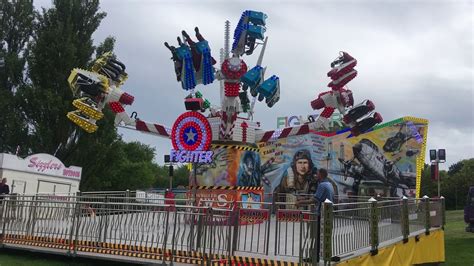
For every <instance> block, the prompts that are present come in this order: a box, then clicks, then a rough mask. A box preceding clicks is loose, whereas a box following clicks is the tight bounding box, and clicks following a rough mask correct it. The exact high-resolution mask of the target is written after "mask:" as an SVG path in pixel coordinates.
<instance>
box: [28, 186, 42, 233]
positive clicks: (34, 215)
mask: <svg viewBox="0 0 474 266" xmlns="http://www.w3.org/2000/svg"><path fill="white" fill-rule="evenodd" d="M38 201H39V199H38V195H34V196H33V210H31V216H32V218H31V227H30V228H29V230H28V234H29V235H30V236H34V232H35V224H36V209H37V208H38Z"/></svg>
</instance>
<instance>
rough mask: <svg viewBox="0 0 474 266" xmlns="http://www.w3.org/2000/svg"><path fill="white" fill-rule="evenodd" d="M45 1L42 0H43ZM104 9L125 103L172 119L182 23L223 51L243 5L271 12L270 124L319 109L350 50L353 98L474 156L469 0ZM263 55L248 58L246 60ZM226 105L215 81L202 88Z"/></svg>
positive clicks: (105, 5)
mask: <svg viewBox="0 0 474 266" xmlns="http://www.w3.org/2000/svg"><path fill="white" fill-rule="evenodd" d="M40 3H42V2H40ZM37 5H38V4H37ZM101 8H102V10H103V11H105V12H107V17H106V18H105V19H104V20H103V22H102V24H101V26H100V27H99V29H98V31H97V32H96V33H95V34H94V39H95V42H96V43H99V42H101V41H102V40H103V39H104V38H105V37H106V36H108V35H113V36H115V37H116V39H117V42H116V49H115V52H116V54H117V55H118V57H119V59H120V60H122V61H123V62H124V63H125V64H126V66H127V71H128V73H129V79H128V81H127V83H126V84H125V85H124V87H123V88H124V89H125V90H126V91H127V92H129V93H131V94H133V95H134V96H135V99H136V100H135V103H134V104H133V106H131V107H128V108H127V110H128V111H129V112H131V111H137V112H138V114H139V117H140V118H142V119H144V120H147V121H150V122H159V123H162V124H165V125H168V126H171V125H172V124H173V122H174V119H175V118H176V117H177V116H178V115H179V114H180V113H182V112H184V105H183V102H182V99H183V98H184V97H185V95H186V92H185V91H183V90H182V89H181V87H180V85H179V84H178V83H177V82H176V80H175V76H174V70H173V64H172V61H171V60H170V53H169V51H168V50H167V49H166V48H165V47H164V46H163V42H165V41H168V42H169V43H170V44H172V43H176V37H177V36H178V35H179V34H180V32H181V30H183V29H185V30H186V31H188V32H189V33H192V32H193V28H194V27H195V26H199V27H200V29H201V32H202V34H203V35H204V37H206V39H208V41H209V43H210V45H211V48H212V51H213V56H214V57H215V58H216V59H218V57H219V49H220V48H221V47H222V46H223V30H224V21H225V20H227V19H228V20H229V21H230V22H231V27H232V30H233V27H235V24H236V22H237V21H238V19H239V17H240V14H241V13H242V11H244V10H246V9H251V10H258V11H263V12H265V13H266V14H268V16H269V17H268V20H267V22H268V24H267V33H266V35H267V36H268V37H269V44H268V46H267V50H266V55H265V58H264V65H266V66H268V69H267V74H268V75H271V74H276V75H278V76H279V77H280V80H281V99H280V102H278V103H277V104H276V105H275V106H274V107H273V108H272V109H270V110H269V109H268V108H267V107H266V106H265V105H264V104H258V103H257V105H256V112H257V113H256V116H255V119H256V120H258V121H261V122H262V125H263V127H264V128H266V129H272V128H275V127H276V117H277V116H285V115H306V114H310V113H311V114H314V113H315V112H314V111H313V110H311V108H310V105H309V102H310V101H311V100H312V99H314V98H315V97H316V96H317V95H318V94H319V93H320V92H322V91H326V90H328V88H327V87H326V85H327V83H328V82H329V79H328V78H327V76H326V73H327V71H329V63H330V62H331V61H332V60H333V59H334V58H335V57H337V55H338V51H340V50H344V51H347V52H349V53H350V54H352V55H353V56H354V57H356V58H357V59H358V66H357V67H356V69H357V70H358V71H359V75H358V77H357V78H356V79H354V80H353V81H352V82H351V83H350V84H349V88H350V89H351V90H352V91H353V92H354V95H355V99H356V101H358V102H360V101H362V100H364V99H371V100H373V101H374V102H375V104H376V109H377V111H379V112H380V113H381V114H382V115H383V117H384V118H385V121H386V122H387V121H390V120H393V119H397V118H399V117H402V116H407V115H410V116H416V117H423V118H427V119H429V120H430V130H429V137H428V138H429V141H428V149H430V148H446V149H447V151H448V162H449V161H450V160H451V159H453V161H452V162H455V161H454V160H458V159H461V158H468V157H474V152H473V151H474V147H473V145H474V144H473V143H474V139H473V129H474V125H473V121H474V117H473V115H474V109H473V108H474V107H473V101H474V95H473V90H474V89H473V87H474V86H473V85H474V84H473V76H474V68H473V40H474V36H473V30H472V25H473V18H472V13H471V12H472V8H473V3H472V2H471V1H416V2H413V1H357V2H354V1H196V2H190V1H112V0H108V1H102V2H101ZM256 58H257V55H254V56H251V57H246V58H245V60H246V62H247V64H248V65H249V66H253V65H254V64H255V61H256ZM198 89H199V90H200V91H202V92H203V93H204V96H205V97H206V98H209V99H210V100H211V102H212V103H213V104H216V105H219V104H220V103H219V98H218V97H219V91H218V90H219V87H218V85H217V84H213V85H211V86H206V87H202V86H201V87H199V88H198ZM120 132H121V133H122V134H123V135H124V138H125V139H126V140H130V141H132V140H140V141H143V142H145V143H148V144H150V145H151V146H154V147H156V149H157V157H156V158H157V159H156V160H157V161H158V162H160V163H161V162H162V155H163V154H165V153H168V150H169V148H170V147H171V145H170V143H169V141H168V140H166V139H159V138H156V137H153V136H147V135H143V134H141V133H138V132H134V131H129V130H122V129H121V130H120Z"/></svg>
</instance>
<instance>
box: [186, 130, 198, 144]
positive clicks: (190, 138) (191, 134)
mask: <svg viewBox="0 0 474 266" xmlns="http://www.w3.org/2000/svg"><path fill="white" fill-rule="evenodd" d="M184 139H185V141H186V143H188V144H193V143H194V142H196V139H197V133H196V130H195V129H194V128H192V127H190V128H188V129H186V130H185V131H184Z"/></svg>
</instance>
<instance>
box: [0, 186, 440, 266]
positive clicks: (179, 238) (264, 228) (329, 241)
mask: <svg viewBox="0 0 474 266" xmlns="http://www.w3.org/2000/svg"><path fill="white" fill-rule="evenodd" d="M146 198H147V197H145V199H146ZM142 199H143V197H142V196H140V195H139V193H135V194H131V193H130V192H128V193H125V194H123V195H122V194H120V193H118V192H117V193H104V194H100V193H83V194H82V193H80V194H78V195H76V196H70V195H66V196H64V195H61V196H58V195H31V196H19V195H9V196H5V197H4V199H3V200H2V201H1V204H0V245H30V246H39V247H43V248H54V249H60V250H63V251H64V253H65V254H68V255H71V256H76V255H80V253H81V252H87V253H89V254H90V253H102V254H110V255H118V256H128V257H137V258H143V259H152V260H158V261H163V262H166V261H178V262H185V263H192V264H208V265H210V264H212V263H219V264H228V265H232V264H238V263H240V264H241V265H249V264H253V265H258V264H260V265H263V264H271V263H270V262H268V261H280V262H281V261H284V262H287V263H289V265H293V264H294V265H296V264H299V265H302V264H307V265H311V264H312V265H317V264H318V261H323V262H331V261H341V260H344V259H347V258H350V257H351V256H355V255H356V254H357V253H358V252H363V251H364V250H366V252H371V253H373V254H376V253H377V252H378V248H379V247H381V246H383V245H386V243H389V242H391V241H406V240H407V239H408V237H409V236H412V235H416V234H423V233H425V234H429V232H430V230H432V229H433V228H436V227H443V226H444V221H445V217H444V199H443V198H441V199H429V198H427V197H426V198H422V199H407V198H404V199H396V200H387V199H379V201H377V200H376V199H373V198H371V199H368V200H366V201H362V200H360V199H357V200H354V201H352V202H345V203H338V204H334V203H332V202H325V203H323V204H322V211H321V215H320V216H319V215H316V213H315V212H314V208H307V209H306V210H303V209H298V208H296V207H294V206H293V207H291V208H288V207H289V206H288V204H289V203H284V202H268V203H261V202H256V203H249V202H245V203H244V202H238V201H235V202H229V204H227V205H226V207H225V208H216V207H209V206H216V205H213V204H209V203H205V204H203V206H193V205H190V204H189V203H190V202H191V201H190V200H189V199H182V200H179V199H176V200H172V202H170V201H169V200H168V201H167V203H168V204H165V201H159V202H157V201H155V200H145V201H143V200H142ZM249 206H251V207H249ZM244 207H246V208H244ZM262 257H263V258H262ZM247 262H248V263H247ZM259 262H261V263H259Z"/></svg>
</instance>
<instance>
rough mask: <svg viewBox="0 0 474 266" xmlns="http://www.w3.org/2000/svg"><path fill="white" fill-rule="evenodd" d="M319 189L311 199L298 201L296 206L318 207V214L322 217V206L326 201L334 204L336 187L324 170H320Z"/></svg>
mask: <svg viewBox="0 0 474 266" xmlns="http://www.w3.org/2000/svg"><path fill="white" fill-rule="evenodd" d="M317 177H318V181H319V184H318V188H317V189H316V192H315V193H314V195H313V197H312V198H310V199H304V200H298V201H297V202H296V203H295V204H296V206H297V207H299V206H304V205H312V204H314V205H316V214H317V215H320V209H321V204H322V203H323V202H324V201H325V200H326V199H328V200H330V201H331V202H334V187H333V184H332V183H331V181H330V180H329V178H328V171H327V170H326V169H324V168H320V169H319V170H318V175H317Z"/></svg>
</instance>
